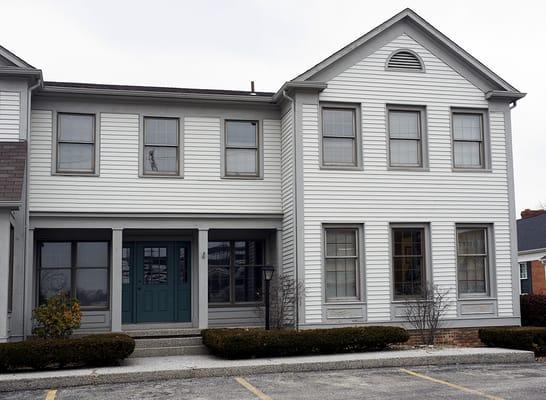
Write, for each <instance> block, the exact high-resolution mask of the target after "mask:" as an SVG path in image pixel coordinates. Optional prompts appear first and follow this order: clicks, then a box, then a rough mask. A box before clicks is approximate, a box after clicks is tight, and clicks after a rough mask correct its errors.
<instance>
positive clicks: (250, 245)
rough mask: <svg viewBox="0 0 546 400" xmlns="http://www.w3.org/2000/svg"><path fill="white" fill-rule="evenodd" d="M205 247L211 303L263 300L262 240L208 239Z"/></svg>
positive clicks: (263, 256) (263, 254) (263, 257)
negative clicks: (206, 248)
mask: <svg viewBox="0 0 546 400" xmlns="http://www.w3.org/2000/svg"><path fill="white" fill-rule="evenodd" d="M208 250H209V303H210V304H219V305H220V304H236V303H257V302H260V301H262V281H263V279H262V266H263V265H264V262H265V249H264V242H263V241H259V240H224V241H210V242H209V249H208Z"/></svg>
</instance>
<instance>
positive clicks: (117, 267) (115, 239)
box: [110, 228, 123, 332]
mask: <svg viewBox="0 0 546 400" xmlns="http://www.w3.org/2000/svg"><path fill="white" fill-rule="evenodd" d="M122 254H123V229H121V228H113V229H112V264H111V265H112V277H111V279H110V282H111V283H110V310H111V313H112V315H111V321H112V332H121V301H122V284H123V281H122V265H121V263H122Z"/></svg>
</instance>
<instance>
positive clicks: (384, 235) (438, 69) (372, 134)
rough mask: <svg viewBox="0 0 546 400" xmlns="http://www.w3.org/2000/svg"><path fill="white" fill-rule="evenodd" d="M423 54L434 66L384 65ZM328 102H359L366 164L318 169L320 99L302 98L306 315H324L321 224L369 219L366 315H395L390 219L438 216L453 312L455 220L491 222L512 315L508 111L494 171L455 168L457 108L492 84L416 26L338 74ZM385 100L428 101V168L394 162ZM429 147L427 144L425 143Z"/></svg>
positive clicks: (444, 280) (498, 135)
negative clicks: (467, 73)
mask: <svg viewBox="0 0 546 400" xmlns="http://www.w3.org/2000/svg"><path fill="white" fill-rule="evenodd" d="M399 48H405V49H410V50H412V51H414V52H415V53H417V54H418V55H419V56H420V57H421V58H422V59H423V61H424V64H425V70H426V73H411V72H403V71H386V70H385V62H386V59H387V57H388V56H389V55H390V54H391V53H392V52H393V51H394V50H396V49H399ZM320 101H322V102H351V103H354V102H359V103H361V112H362V115H361V117H362V118H361V123H362V127H361V128H362V138H363V143H362V154H363V171H354V170H342V171H335V170H334V171H332V170H323V169H320V152H319V146H320V138H319V126H318V124H319V107H318V106H317V105H314V104H304V105H303V116H302V118H303V130H302V132H303V163H304V171H303V173H304V179H303V181H304V193H305V195H304V202H305V204H304V210H305V211H304V213H305V216H304V220H305V237H304V240H305V323H306V324H316V323H321V322H326V321H323V308H324V304H323V290H324V288H323V272H322V271H323V268H322V255H321V225H322V224H324V223H362V224H364V248H365V261H364V264H365V265H364V270H365V271H366V272H365V285H366V303H367V304H366V306H367V321H369V322H383V321H389V320H391V319H392V318H394V316H393V315H391V298H392V294H391V286H392V282H391V266H390V265H391V260H390V244H389V229H390V228H389V227H390V225H389V224H390V223H393V222H394V223H404V222H408V223H428V224H430V243H429V245H430V248H431V258H432V259H431V260H428V262H431V263H432V269H433V273H432V281H433V283H434V284H437V285H439V286H440V287H442V288H446V289H450V290H451V292H450V300H452V301H453V303H452V305H451V307H450V308H449V310H448V314H447V317H448V318H456V317H457V303H456V298H457V293H456V287H457V281H456V251H455V248H456V247H455V246H456V242H455V240H456V238H455V224H456V223H480V224H491V225H492V226H493V231H492V232H493V234H494V238H493V239H494V240H493V243H494V249H492V252H494V260H492V262H493V265H494V267H495V271H494V272H495V275H496V276H495V277H494V281H493V282H492V284H493V286H494V290H493V292H494V293H493V296H492V298H493V299H496V302H497V308H496V310H497V312H498V316H500V317H502V316H505V317H509V316H513V315H514V310H513V308H512V275H511V260H510V235H509V227H510V221H509V200H508V198H509V189H508V174H507V165H508V164H507V162H508V158H507V148H506V146H507V142H506V136H505V129H504V114H503V113H502V112H492V111H490V112H489V118H490V121H489V122H490V130H491V157H492V160H491V161H492V165H491V171H490V172H489V171H480V172H460V171H453V169H452V161H451V160H452V155H451V127H450V123H451V122H450V121H451V118H450V113H451V107H474V108H487V107H488V103H487V101H486V100H485V97H484V93H483V92H482V91H481V90H479V89H478V88H477V87H475V86H474V85H473V84H472V83H470V82H469V81H467V80H466V79H464V78H463V77H462V76H461V75H459V74H458V73H457V72H455V71H454V70H453V69H451V68H450V67H449V66H448V65H447V64H445V63H444V62H442V61H441V60H440V59H438V58H437V57H435V56H434V55H433V54H432V53H431V52H430V51H428V50H427V49H425V48H424V47H423V46H421V45H419V44H418V43H417V42H415V41H414V40H413V39H412V38H410V37H409V36H408V35H405V34H404V35H402V36H400V37H398V38H397V39H395V40H394V41H392V42H391V43H389V44H387V45H385V46H384V47H382V48H381V49H379V50H377V51H376V52H375V53H373V54H371V55H370V56H368V57H367V58H365V59H364V60H362V61H360V62H358V63H357V64H355V65H354V66H352V67H350V68H348V69H347V70H346V71H344V72H343V73H341V74H340V75H338V76H337V77H335V78H333V79H332V80H331V81H330V82H328V88H327V89H325V90H324V91H323V92H322V93H321V94H320ZM387 104H401V105H418V106H425V107H426V110H427V121H428V139H427V140H428V152H429V170H428V171H396V170H389V169H388V156H387V150H388V145H387V136H386V135H387V133H386V132H387V129H386V106H387ZM425 148H426V146H425Z"/></svg>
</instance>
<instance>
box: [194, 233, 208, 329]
mask: <svg viewBox="0 0 546 400" xmlns="http://www.w3.org/2000/svg"><path fill="white" fill-rule="evenodd" d="M197 242H198V249H199V250H198V252H197V256H198V258H199V274H198V275H199V304H198V305H199V316H198V318H199V329H206V328H207V327H208V325H209V230H208V228H207V229H201V228H200V229H199V236H198V239H197Z"/></svg>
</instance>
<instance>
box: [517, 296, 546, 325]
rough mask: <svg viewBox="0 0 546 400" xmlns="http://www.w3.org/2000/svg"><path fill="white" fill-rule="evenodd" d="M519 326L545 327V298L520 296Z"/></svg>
mask: <svg viewBox="0 0 546 400" xmlns="http://www.w3.org/2000/svg"><path fill="white" fill-rule="evenodd" d="M520 307H521V324H522V325H524V326H546V296H545V295H537V294H530V295H522V296H520Z"/></svg>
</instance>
